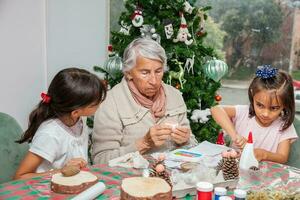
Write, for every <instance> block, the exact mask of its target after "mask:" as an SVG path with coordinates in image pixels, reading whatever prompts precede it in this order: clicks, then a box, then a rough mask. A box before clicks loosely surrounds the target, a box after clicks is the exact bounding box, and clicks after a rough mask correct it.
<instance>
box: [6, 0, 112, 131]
mask: <svg viewBox="0 0 300 200" xmlns="http://www.w3.org/2000/svg"><path fill="white" fill-rule="evenodd" d="M107 19H108V0H89V1H84V0H51V1H46V0H27V1H19V0H0V112H4V113H7V114H9V115H11V116H13V117H14V118H15V119H16V120H17V121H18V122H19V123H20V125H21V126H22V128H23V129H25V128H27V120H28V115H29V113H30V111H31V110H32V109H33V107H34V106H35V105H36V104H37V103H38V101H39V100H40V93H41V92H42V91H45V90H46V88H47V86H48V84H49V80H51V79H52V77H53V76H54V75H55V73H57V72H58V71H59V70H61V69H63V68H65V67H67V66H81V67H84V68H86V69H91V67H92V66H93V65H99V64H102V63H103V62H104V60H105V58H106V46H107V44H108V24H107V21H108V20H107Z"/></svg>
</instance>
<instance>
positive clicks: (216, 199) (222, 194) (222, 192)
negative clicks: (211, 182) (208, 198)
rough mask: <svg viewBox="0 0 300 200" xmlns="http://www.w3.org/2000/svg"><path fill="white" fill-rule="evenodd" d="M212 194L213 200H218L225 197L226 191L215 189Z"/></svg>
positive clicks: (224, 189) (221, 188) (220, 188)
mask: <svg viewBox="0 0 300 200" xmlns="http://www.w3.org/2000/svg"><path fill="white" fill-rule="evenodd" d="M214 193H215V196H214V197H215V200H219V199H220V197H221V196H226V194H227V190H226V188H224V187H216V188H215V189H214Z"/></svg>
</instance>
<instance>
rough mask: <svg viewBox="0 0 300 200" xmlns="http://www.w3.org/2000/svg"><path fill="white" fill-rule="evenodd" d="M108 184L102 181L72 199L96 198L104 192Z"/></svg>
mask: <svg viewBox="0 0 300 200" xmlns="http://www.w3.org/2000/svg"><path fill="white" fill-rule="evenodd" d="M105 189H106V186H105V185H104V183H102V182H98V183H96V184H95V185H93V186H92V187H90V188H88V189H87V190H85V191H83V192H81V193H80V194H78V195H77V196H75V197H74V198H73V199H72V200H83V199H95V198H96V197H97V196H99V195H100V194H102V193H103V192H104V190H105Z"/></svg>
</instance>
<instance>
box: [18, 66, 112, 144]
mask: <svg viewBox="0 0 300 200" xmlns="http://www.w3.org/2000/svg"><path fill="white" fill-rule="evenodd" d="M47 94H48V95H49V96H50V98H51V100H50V102H49V103H45V102H43V101H40V103H39V104H38V105H37V107H36V108H35V109H34V110H33V111H32V112H31V113H30V116H29V126H28V129H27V130H26V131H25V132H24V135H23V136H22V138H21V139H20V140H18V141H16V142H17V143H23V142H26V141H28V142H31V140H32V138H33V136H34V135H35V132H36V131H37V129H38V128H39V126H40V125H41V124H42V123H43V122H44V121H46V120H48V119H53V118H58V117H62V116H65V115H68V114H70V113H71V112H72V111H74V110H76V109H79V108H83V107H85V106H88V105H90V104H92V103H95V105H96V104H98V103H100V102H102V101H103V100H104V99H105V97H106V87H105V84H104V82H103V81H101V80H100V79H99V78H98V77H97V76H96V75H94V74H92V73H90V72H88V71H86V70H84V69H78V68H67V69H64V70H61V71H60V72H58V74H56V76H55V77H54V78H53V80H52V82H51V83H50V86H49V88H48V92H47Z"/></svg>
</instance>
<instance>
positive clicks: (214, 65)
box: [204, 58, 228, 82]
mask: <svg viewBox="0 0 300 200" xmlns="http://www.w3.org/2000/svg"><path fill="white" fill-rule="evenodd" d="M227 72H228V66H227V64H226V63H225V62H224V61H222V60H217V59H216V58H214V59H212V60H209V61H207V62H206V63H205V65H204V73H205V74H206V75H207V76H208V77H209V78H211V79H213V80H214V81H215V82H218V81H219V80H221V78H222V77H223V76H224V75H225V74H226V73H227Z"/></svg>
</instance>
